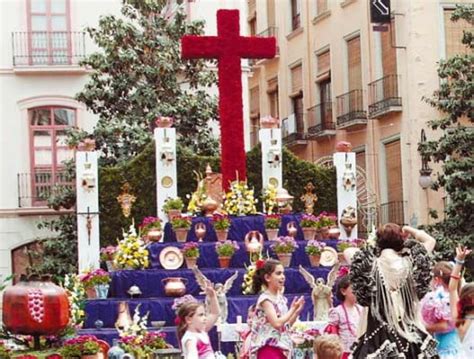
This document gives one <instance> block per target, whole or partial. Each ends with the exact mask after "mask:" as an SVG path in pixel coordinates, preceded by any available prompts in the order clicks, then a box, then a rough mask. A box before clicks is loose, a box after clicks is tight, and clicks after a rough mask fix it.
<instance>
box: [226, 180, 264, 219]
mask: <svg viewBox="0 0 474 359" xmlns="http://www.w3.org/2000/svg"><path fill="white" fill-rule="evenodd" d="M255 203H257V200H256V199H255V197H254V191H253V189H250V188H249V187H248V185H247V183H246V182H243V181H233V182H232V183H231V184H230V191H229V192H227V193H226V194H225V196H224V211H225V212H226V213H228V214H230V215H234V216H244V215H248V214H256V213H257V208H256V207H255Z"/></svg>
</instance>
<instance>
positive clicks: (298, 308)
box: [290, 296, 304, 314]
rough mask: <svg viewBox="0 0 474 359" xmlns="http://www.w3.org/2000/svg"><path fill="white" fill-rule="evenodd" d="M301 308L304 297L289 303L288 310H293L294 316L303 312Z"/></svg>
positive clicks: (296, 298)
mask: <svg viewBox="0 0 474 359" xmlns="http://www.w3.org/2000/svg"><path fill="white" fill-rule="evenodd" d="M303 307H304V297H303V296H301V297H299V298H298V297H295V298H294V299H293V302H291V307H290V309H291V310H294V311H295V313H296V314H299V313H301V311H302V310H303Z"/></svg>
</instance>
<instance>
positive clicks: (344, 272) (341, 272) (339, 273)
mask: <svg viewBox="0 0 474 359" xmlns="http://www.w3.org/2000/svg"><path fill="white" fill-rule="evenodd" d="M349 272H350V270H349V267H346V266H344V267H341V268H339V270H338V271H337V275H336V276H337V278H341V277H344V276H345V275H347V274H349Z"/></svg>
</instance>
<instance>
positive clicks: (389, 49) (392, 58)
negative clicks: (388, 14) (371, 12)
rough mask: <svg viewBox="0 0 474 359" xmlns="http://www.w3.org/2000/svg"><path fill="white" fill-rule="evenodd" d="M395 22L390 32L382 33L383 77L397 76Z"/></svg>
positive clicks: (391, 25) (390, 27)
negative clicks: (393, 43)
mask: <svg viewBox="0 0 474 359" xmlns="http://www.w3.org/2000/svg"><path fill="white" fill-rule="evenodd" d="M394 36H395V21H392V22H391V24H390V26H389V27H388V31H386V32H381V40H382V70H383V75H384V76H387V75H395V74H396V73H397V51H396V50H397V49H396V48H395V47H393V46H392V42H394V40H395V38H394Z"/></svg>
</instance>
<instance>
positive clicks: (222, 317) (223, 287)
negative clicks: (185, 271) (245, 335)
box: [192, 266, 239, 323]
mask: <svg viewBox="0 0 474 359" xmlns="http://www.w3.org/2000/svg"><path fill="white" fill-rule="evenodd" d="M192 271H193V273H194V276H195V277H196V282H197V283H198V284H199V287H200V288H201V290H203V291H204V290H205V288H206V282H209V283H211V282H210V281H209V279H207V277H206V276H205V275H204V274H203V273H202V272H201V271H200V270H199V268H198V267H197V266H194V267H192ZM238 275H239V272H238V271H235V273H234V274H233V275H231V276H230V277H229V278H228V279H227V280H226V281H225V282H224V284H222V283H212V286H213V287H214V290H215V291H216V294H217V302H218V303H219V311H220V313H219V319H218V320H217V321H218V323H227V315H228V313H229V311H228V304H227V296H226V295H227V292H228V291H229V290H230V288H232V285H233V284H234V281H235V280H236V279H237V277H238ZM207 301H208V299H207V298H206V308H207V307H208V306H209V305H208V304H209V303H208V302H207Z"/></svg>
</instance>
